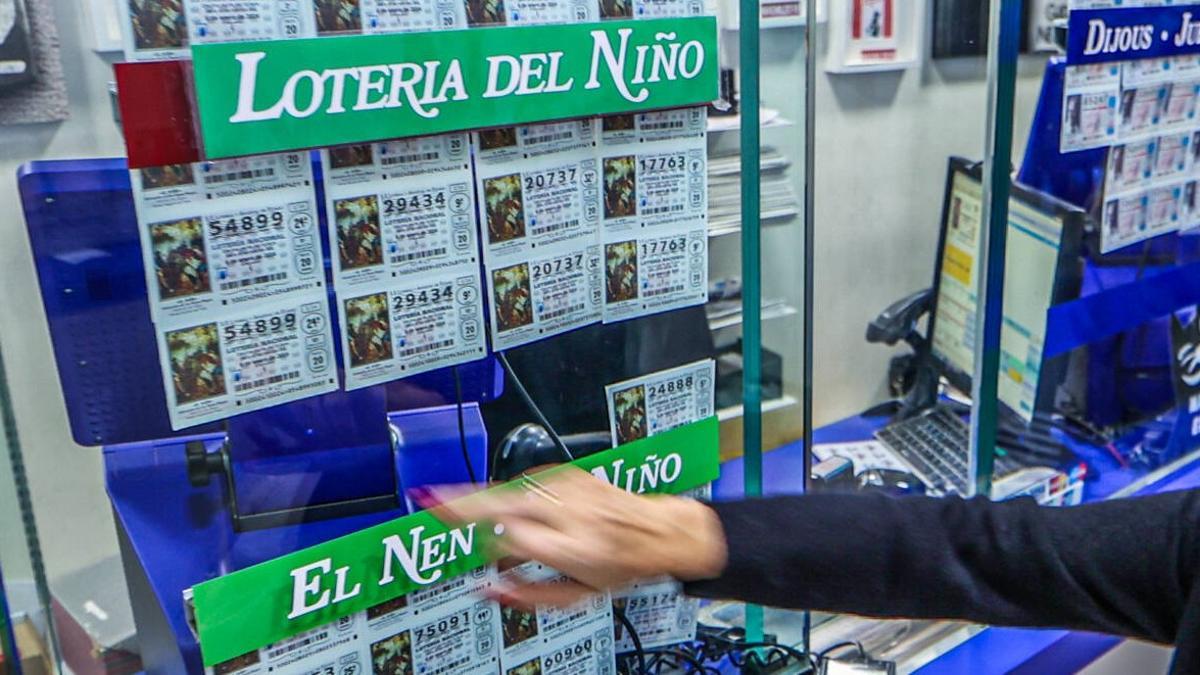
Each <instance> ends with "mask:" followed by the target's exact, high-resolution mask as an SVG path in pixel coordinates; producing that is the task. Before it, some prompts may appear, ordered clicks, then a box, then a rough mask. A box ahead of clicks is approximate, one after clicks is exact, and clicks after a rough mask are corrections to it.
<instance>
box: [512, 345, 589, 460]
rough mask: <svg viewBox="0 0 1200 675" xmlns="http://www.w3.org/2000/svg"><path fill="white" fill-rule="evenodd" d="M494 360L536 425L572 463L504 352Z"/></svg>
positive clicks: (565, 449) (568, 451)
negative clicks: (511, 382)
mask: <svg viewBox="0 0 1200 675" xmlns="http://www.w3.org/2000/svg"><path fill="white" fill-rule="evenodd" d="M496 358H498V359H500V365H501V366H503V367H504V370H505V372H507V373H508V376H509V378H511V379H512V381H513V385H514V386H516V388H517V393H518V394H520V396H521V400H523V401H524V402H525V405H526V407H528V408H529V411H530V412H532V413H533V416H534V417H536V418H537V421H538V424H541V425H542V428H544V429H545V430H546V433H548V434H550V438H551V440H553V441H554V445H556V446H558V449H559V451H561V452H562V454H563V456H564V457H566V458H567V461H568V462H574V461H575V455H574V454H572V453H571V451H570V450H569V449H568V448H567V444H566V443H563V440H562V438H561V437H560V436H559V435H558V432H557V431H555V430H554V427H553V426H552V425H551V424H550V420H548V419H546V416H545V415H544V414H542V409H541V408H539V407H538V404H537V403H534V401H533V397H532V396H530V395H529V390H528V389H526V388H525V384H524V383H523V382H521V378H519V377H517V372H516V371H515V370H513V367H512V365H510V364H509V363H508V357H507V356H505V354H504V352H496Z"/></svg>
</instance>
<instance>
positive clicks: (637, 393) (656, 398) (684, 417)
mask: <svg viewBox="0 0 1200 675" xmlns="http://www.w3.org/2000/svg"><path fill="white" fill-rule="evenodd" d="M716 376H717V373H716V362H715V361H713V360H712V359H704V360H702V361H696V362H695V363H689V364H687V365H684V366H679V367H678V368H671V369H669V370H663V371H659V372H657V373H651V374H649V375H643V376H641V377H637V378H633V379H629V380H625V381H623V382H617V383H615V384H610V385H608V386H606V387H605V388H604V398H605V400H607V401H608V423H609V429H610V430H611V432H612V440H613V445H624V444H626V443H632V442H633V441H636V440H639V439H642V438H647V437H650V436H654V435H655V434H660V433H663V432H664V431H670V430H672V429H675V428H677V427H681V426H683V425H685V424H691V423H692V422H698V421H700V420H702V419H705V418H707V417H709V416H711V415H712V414H713V411H714V396H715V391H716Z"/></svg>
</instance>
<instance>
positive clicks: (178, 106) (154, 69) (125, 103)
mask: <svg viewBox="0 0 1200 675" xmlns="http://www.w3.org/2000/svg"><path fill="white" fill-rule="evenodd" d="M191 67H192V64H191V62H190V61H152V62H147V63H118V64H117V65H116V66H114V71H115V72H116V76H117V102H118V105H119V106H120V108H121V127H122V129H123V131H124V133H125V151H126V153H127V154H128V155H129V167H130V168H131V169H138V168H141V167H146V166H162V165H164V164H182V163H184V162H198V161H200V159H201V151H200V141H199V140H198V138H197V135H196V125H195V123H194V119H195V118H194V116H193V113H192V103H191V97H190V96H188V90H189V88H190V80H191V72H190V71H191Z"/></svg>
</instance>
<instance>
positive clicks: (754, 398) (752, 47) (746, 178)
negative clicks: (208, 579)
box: [738, 0, 763, 642]
mask: <svg viewBox="0 0 1200 675" xmlns="http://www.w3.org/2000/svg"><path fill="white" fill-rule="evenodd" d="M739 1H740V5H739V11H740V16H739V20H740V22H741V30H740V33H739V35H738V47H739V50H738V51H739V57H740V58H739V62H740V64H741V75H742V77H741V92H742V93H741V101H740V103H739V106H740V107H739V110H740V111H741V116H742V129H741V151H742V153H741V154H742V363H743V369H742V398H743V415H742V451H743V455H744V460H743V461H744V462H745V477H744V488H745V495H746V497H759V496H761V495H762V325H761V321H762V285H761V284H762V271H761V269H760V266H761V260H762V258H761V255H760V253H761V247H762V244H761V238H760V234H761V233H760V231H759V198H760V185H759V161H760V160H759V121H758V109H759V62H758V23H759V22H758V19H759V4H758V3H759V0H739ZM762 624H763V614H762V607H758V606H756V605H746V637H747V639H748V640H750V641H751V642H761V641H762V637H763V625H762Z"/></svg>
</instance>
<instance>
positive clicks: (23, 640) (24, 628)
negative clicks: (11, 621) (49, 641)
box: [13, 620, 54, 675]
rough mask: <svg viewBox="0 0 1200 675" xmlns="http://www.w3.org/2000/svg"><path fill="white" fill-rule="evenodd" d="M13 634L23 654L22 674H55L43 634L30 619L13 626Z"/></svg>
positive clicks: (21, 654) (18, 651)
mask: <svg viewBox="0 0 1200 675" xmlns="http://www.w3.org/2000/svg"><path fill="white" fill-rule="evenodd" d="M13 635H14V636H15V637H16V640H17V653H18V654H20V656H21V673H22V675H53V674H54V668H53V666H52V665H51V663H50V655H49V654H48V653H47V650H46V644H45V643H44V642H42V636H41V635H39V634H38V632H37V628H34V626H33V624H32V623H31V622H30V621H29V620H24V621H21V622H20V623H18V624H17V625H15V626H13Z"/></svg>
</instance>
